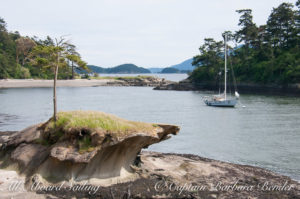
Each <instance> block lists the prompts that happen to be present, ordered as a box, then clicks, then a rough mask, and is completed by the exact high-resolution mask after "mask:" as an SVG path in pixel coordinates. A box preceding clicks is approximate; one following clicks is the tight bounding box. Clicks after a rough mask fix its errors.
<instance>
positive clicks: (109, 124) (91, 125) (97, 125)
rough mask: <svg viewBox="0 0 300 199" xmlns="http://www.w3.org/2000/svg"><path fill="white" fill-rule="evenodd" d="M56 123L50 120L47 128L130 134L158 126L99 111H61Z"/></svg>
mask: <svg viewBox="0 0 300 199" xmlns="http://www.w3.org/2000/svg"><path fill="white" fill-rule="evenodd" d="M57 116H58V117H57V121H56V125H55V124H54V121H53V120H50V121H49V123H48V124H47V126H46V129H57V130H61V131H63V132H67V131H74V130H75V131H76V130H81V129H84V130H85V131H88V132H95V131H96V132H97V131H105V132H111V133H112V134H115V135H119V136H122V135H128V134H130V133H132V132H147V133H149V132H152V131H153V130H154V129H155V128H157V126H155V125H153V124H151V123H144V122H135V121H129V120H125V119H122V118H119V117H117V116H114V115H111V114H107V113H103V112H98V111H68V112H59V113H58V115H57Z"/></svg>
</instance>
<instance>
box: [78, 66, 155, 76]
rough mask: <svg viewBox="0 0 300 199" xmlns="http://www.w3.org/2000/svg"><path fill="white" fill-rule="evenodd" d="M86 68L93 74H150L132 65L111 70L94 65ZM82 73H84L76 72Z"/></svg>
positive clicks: (148, 71) (144, 69)
mask: <svg viewBox="0 0 300 199" xmlns="http://www.w3.org/2000/svg"><path fill="white" fill-rule="evenodd" d="M88 68H89V69H90V70H91V71H92V72H94V73H106V74H139V73H151V71H150V70H148V69H146V68H143V67H138V66H136V65H134V64H122V65H119V66H115V67H112V68H103V67H100V66H95V65H88ZM77 72H78V73H82V72H85V71H77Z"/></svg>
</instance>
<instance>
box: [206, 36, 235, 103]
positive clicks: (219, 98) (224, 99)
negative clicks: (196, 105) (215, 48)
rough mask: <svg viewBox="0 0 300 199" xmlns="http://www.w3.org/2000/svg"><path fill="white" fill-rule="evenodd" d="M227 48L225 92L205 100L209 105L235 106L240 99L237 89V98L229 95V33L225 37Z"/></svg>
mask: <svg viewBox="0 0 300 199" xmlns="http://www.w3.org/2000/svg"><path fill="white" fill-rule="evenodd" d="M224 41H225V42H224V43H225V48H224V49H225V50H224V57H225V72H224V76H225V77H224V79H225V81H224V93H223V94H219V95H214V96H212V97H211V98H210V99H205V100H204V102H205V104H206V105H207V106H216V107H234V106H235V105H236V104H237V100H238V99H239V96H240V95H239V93H238V92H237V91H235V98H232V97H231V96H227V35H225V37H224Z"/></svg>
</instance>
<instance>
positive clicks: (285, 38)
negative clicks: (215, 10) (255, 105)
mask: <svg viewBox="0 0 300 199" xmlns="http://www.w3.org/2000/svg"><path fill="white" fill-rule="evenodd" d="M236 12H237V13H238V14H239V15H240V18H239V21H238V25H239V27H240V28H239V30H237V31H233V32H232V31H225V32H224V33H223V34H222V36H223V37H224V35H227V36H228V39H229V40H228V41H229V45H228V46H227V47H228V50H227V52H228V55H227V57H228V63H229V64H228V70H227V71H226V72H227V73H228V78H229V77H230V78H231V79H230V81H231V82H235V81H236V82H237V85H242V86H243V85H255V86H249V89H248V90H250V87H251V89H254V88H257V89H258V90H260V88H259V86H261V87H263V88H265V89H267V88H269V87H270V88H272V89H271V90H273V88H274V89H276V87H279V88H281V87H282V88H288V87H290V86H292V85H295V84H299V83H300V53H299V52H300V0H297V1H295V4H292V3H281V4H280V5H279V6H278V7H276V8H273V9H272V11H271V13H270V15H269V17H268V19H267V22H266V23H265V24H263V25H256V24H255V23H254V22H253V15H252V10H251V9H242V10H237V11H236ZM199 52H200V53H199V54H198V55H196V56H194V59H193V63H192V64H193V65H194V66H195V67H196V68H195V70H194V71H193V72H192V73H191V74H190V76H189V80H190V81H191V82H192V83H194V84H198V85H201V84H202V85H205V84H206V85H208V84H210V83H211V82H213V84H219V82H223V81H224V80H223V76H224V69H223V68H224V53H223V52H224V42H223V41H216V40H214V39H213V38H205V39H204V42H203V45H201V46H200V47H199ZM207 88H209V86H207ZM278 90H281V89H278Z"/></svg>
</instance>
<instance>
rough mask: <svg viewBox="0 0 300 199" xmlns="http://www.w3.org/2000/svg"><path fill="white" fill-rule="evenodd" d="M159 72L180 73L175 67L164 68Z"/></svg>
mask: <svg viewBox="0 0 300 199" xmlns="http://www.w3.org/2000/svg"><path fill="white" fill-rule="evenodd" d="M160 73H181V72H180V70H178V69H177V68H171V67H169V68H164V69H163V70H162V71H161V72H160Z"/></svg>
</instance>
